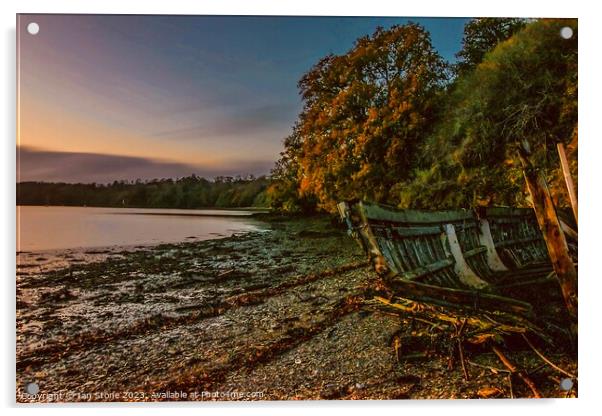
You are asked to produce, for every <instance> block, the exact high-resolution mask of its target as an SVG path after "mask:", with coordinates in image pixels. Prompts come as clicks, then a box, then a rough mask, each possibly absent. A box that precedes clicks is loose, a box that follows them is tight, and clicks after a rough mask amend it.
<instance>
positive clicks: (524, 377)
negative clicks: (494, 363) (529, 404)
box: [491, 345, 543, 399]
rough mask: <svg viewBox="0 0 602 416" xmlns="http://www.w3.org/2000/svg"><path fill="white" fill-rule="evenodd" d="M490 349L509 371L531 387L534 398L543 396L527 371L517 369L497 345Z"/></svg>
mask: <svg viewBox="0 0 602 416" xmlns="http://www.w3.org/2000/svg"><path fill="white" fill-rule="evenodd" d="M491 349H492V350H493V352H494V353H495V355H497V356H498V358H499V359H500V361H501V362H502V364H504V366H505V367H506V368H507V369H508V370H509V371H510V373H511V374H516V375H517V376H518V377H519V378H520V379H521V380H522V381H523V382H524V383H525V384H526V385H527V387H529V388H530V389H531V391H532V392H533V396H534V397H535V398H536V399H541V398H542V397H543V396H542V395H541V393H540V392H539V390H538V389H537V386H536V385H535V383H534V382H533V380H531V378H530V377H529V376H528V375H527V373H525V372H524V371H523V370H520V369H518V367H517V366H516V365H515V364H514V363H512V361H510V359H509V358H508V357H506V356H505V355H504V353H503V352H502V351H501V350H500V349H499V348H498V347H497V346H495V345H494V346H493V347H492V348H491Z"/></svg>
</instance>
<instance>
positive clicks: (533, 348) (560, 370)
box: [522, 334, 577, 379]
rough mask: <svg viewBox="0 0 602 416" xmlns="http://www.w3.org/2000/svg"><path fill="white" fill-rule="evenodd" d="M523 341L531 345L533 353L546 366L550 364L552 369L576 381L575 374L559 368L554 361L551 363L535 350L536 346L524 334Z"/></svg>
mask: <svg viewBox="0 0 602 416" xmlns="http://www.w3.org/2000/svg"><path fill="white" fill-rule="evenodd" d="M522 336H523V339H524V340H525V342H526V343H527V345H529V347H531V349H532V350H533V352H534V353H535V354H537V356H538V357H539V358H541V359H542V360H543V362H545V363H546V364H548V365H549V366H550V367H552V368H553V369H554V370H556V371H558V372H560V373H562V374H564V375H565V376H567V377H570V378H572V379H576V378H577V376H576V375H575V374H572V373H569V372H568V371H566V370H563V369H562V368H560V367H558V366H557V365H556V364H554V363H553V362H552V361H550V360H549V359H548V358H546V356H545V355H543V354H542V353H541V352H540V351H539V350H538V349H537V348H535V346H534V345H533V344H532V343H531V341H530V340H529V338H527V335H525V334H522Z"/></svg>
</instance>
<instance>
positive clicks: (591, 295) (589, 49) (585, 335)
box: [0, 0, 602, 415]
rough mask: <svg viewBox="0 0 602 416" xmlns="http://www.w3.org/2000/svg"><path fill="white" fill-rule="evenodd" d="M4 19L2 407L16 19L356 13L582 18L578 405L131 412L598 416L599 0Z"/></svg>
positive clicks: (347, 2) (372, 1) (244, 6)
mask: <svg viewBox="0 0 602 416" xmlns="http://www.w3.org/2000/svg"><path fill="white" fill-rule="evenodd" d="M0 4H1V6H0V7H1V8H2V10H1V11H2V12H1V13H0V20H1V21H2V29H3V31H2V34H3V41H2V49H3V51H2V56H3V58H4V59H3V61H2V62H3V64H2V68H1V70H2V77H1V82H2V88H0V91H3V97H2V100H1V101H0V105H1V106H2V112H1V114H2V117H3V119H2V126H3V127H5V135H4V140H3V141H2V146H3V147H2V152H1V154H2V158H3V160H2V162H3V163H2V166H3V169H2V174H3V177H2V180H1V181H0V184H1V185H0V186H1V195H2V196H3V197H4V198H3V203H2V211H3V215H2V228H1V229H2V230H3V232H2V235H3V239H2V250H1V251H0V253H1V255H2V259H1V264H2V265H3V268H4V270H5V273H4V276H3V279H2V282H3V290H2V295H3V296H4V301H5V302H4V306H3V307H2V310H3V312H4V313H3V318H2V334H3V336H2V339H3V340H4V341H3V342H1V344H2V346H1V348H2V355H1V357H2V359H3V360H2V367H1V368H0V370H1V376H0V380H1V381H0V383H1V391H2V398H3V400H2V402H3V404H4V406H8V407H13V408H12V409H9V411H10V412H11V413H12V411H15V410H16V409H15V408H14V406H15V405H14V404H13V403H14V390H13V389H14V340H15V332H14V329H15V328H14V310H15V298H14V280H13V279H14V262H15V260H14V259H15V257H14V251H15V208H14V207H15V205H14V202H15V134H16V133H15V118H16V117H15V31H14V28H15V13H17V12H20V13H117V14H136V13H144V14H236V15H241V14H243V15H244V14H255V15H262V14H270V15H348V16H350V15H354V16H386V15H391V16H521V17H578V18H579V77H580V79H579V84H580V96H579V108H580V111H579V132H580V150H581V151H580V161H579V170H580V175H579V179H580V180H579V188H580V189H581V190H583V192H580V196H581V201H580V208H581V209H580V213H579V218H580V222H581V231H582V233H581V237H580V240H581V247H580V270H579V275H580V280H581V285H580V291H579V294H580V316H579V321H580V322H579V323H580V331H579V333H580V348H579V357H580V364H579V396H580V398H579V399H576V400H545V401H537V402H536V401H527V400H514V401H488V402H484V401H471V402H466V401H462V402H452V401H445V400H441V401H422V402H417V401H412V402H410V401H402V402H353V403H350V402H302V403H288V402H287V403H281V402H276V403H261V404H255V405H249V404H228V403H225V404H221V403H220V404H208V403H204V404H202V405H192V406H190V405H186V404H183V405H182V404H180V405H174V404H159V405H150V406H149V405H145V406H139V405H130V406H128V407H129V409H127V410H128V412H130V411H131V413H135V414H145V415H148V414H158V413H159V412H161V413H164V412H165V411H166V410H167V408H169V407H174V406H176V407H178V410H177V411H178V412H185V413H195V414H199V412H202V414H206V413H219V414H225V415H228V414H238V413H240V412H241V411H244V412H245V413H249V414H261V415H263V414H266V413H273V414H276V413H278V414H280V413H283V412H286V413H287V414H300V415H301V414H303V415H305V414H306V413H307V412H312V413H314V412H315V413H319V414H326V413H332V412H334V411H344V412H345V413H351V414H365V413H366V412H369V411H370V409H371V408H373V407H378V408H379V409H375V410H377V411H379V412H387V413H388V412H394V413H398V412H404V413H406V412H419V413H420V414H422V413H424V412H426V413H427V414H428V413H431V412H432V413H438V414H440V413H445V414H446V415H454V414H462V415H466V414H468V413H471V412H475V413H477V412H478V413H479V414H483V413H484V412H486V413H487V414H488V415H489V414H491V415H496V414H500V415H508V413H509V412H516V411H519V412H520V411H525V410H530V411H532V412H538V413H539V412H542V413H546V414H562V415H567V414H569V413H580V412H586V411H588V410H592V409H593V408H594V406H595V405H596V399H597V398H598V396H600V391H599V389H600V387H599V386H600V378H601V377H602V371H601V370H602V369H601V366H600V358H599V357H600V355H601V354H600V352H599V351H598V350H599V349H600V345H601V344H600V335H599V332H600V321H601V319H600V318H601V317H600V312H599V311H600V310H601V308H600V303H601V300H600V298H599V297H600V296H601V295H602V287H601V285H600V281H601V276H600V273H597V272H598V268H597V267H596V266H597V265H598V264H599V262H597V261H596V260H597V258H599V257H600V254H599V251H600V247H601V244H600V243H599V240H600V236H601V235H602V230H601V229H600V228H601V227H600V225H599V224H600V221H599V218H600V216H601V215H602V210H601V209H599V208H600V207H602V204H601V203H600V202H601V201H600V199H601V197H600V191H599V190H600V185H599V183H598V182H597V181H596V176H597V174H599V173H600V171H599V170H596V166H597V165H599V164H600V160H601V158H600V155H602V145H601V143H602V134H601V132H600V127H599V126H600V120H599V119H600V115H599V113H600V110H599V108H600V104H599V102H600V99H601V97H602V91H601V89H600V73H601V71H600V68H601V67H602V66H601V65H600V64H601V62H600V53H599V52H598V51H599V50H600V48H599V42H600V40H601V38H602V37H601V36H600V27H602V22H601V20H600V17H601V16H600V14H599V13H596V12H595V7H594V4H595V2H593V1H587V2H586V1H583V2H579V1H577V0H572V1H568V0H565V1H557V0H548V1H546V2H528V1H525V0H500V1H497V2H491V1H482V0H481V1H474V2H471V1H468V0H453V1H449V0H447V1H445V0H442V1H427V0H421V1H415V0H412V1H401V0H397V1H389V2H387V1H382V0H364V1H351V0H340V1H326V0H297V1H284V0H280V1H276V0H273V1H262V0H253V1H244V0H239V1H233V0H221V1H197V2H194V1H178V0H164V1H161V2H160V1H144V2H143V1H140V2H126V1H123V0H104V1H102V2H90V1H69V0H54V1H43V0H37V1H33V0H31V1H29V0H22V1H18V2H17V1H12V2H11V1H6V0H5V1H3V2H1V3H0ZM123 410H126V409H123V408H116V406H115V405H105V406H102V407H101V406H99V405H86V404H84V405H78V406H74V405H71V406H62V405H57V406H46V407H42V408H40V407H21V409H19V411H20V412H23V413H33V412H36V411H38V412H42V413H44V414H51V415H52V414H61V415H62V414H64V413H68V414H71V413H75V414H81V413H86V414H98V413H105V412H107V411H108V412H112V413H115V412H120V413H121V412H122V411H123Z"/></svg>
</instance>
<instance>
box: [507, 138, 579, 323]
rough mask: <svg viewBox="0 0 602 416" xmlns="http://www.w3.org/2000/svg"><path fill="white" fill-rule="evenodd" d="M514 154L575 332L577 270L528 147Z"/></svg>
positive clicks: (544, 183) (523, 147)
mask: <svg viewBox="0 0 602 416" xmlns="http://www.w3.org/2000/svg"><path fill="white" fill-rule="evenodd" d="M518 154H519V157H520V160H521V163H522V165H523V174H524V176H525V181H526V182H527V189H528V190H529V194H531V200H532V203H533V209H534V210H535V214H536V217H537V222H538V223H539V228H540V229H541V231H542V233H543V235H544V240H545V242H546V246H547V247H548V254H549V255H550V259H551V260H552V265H553V266H554V271H555V272H556V276H557V277H558V282H559V284H560V289H561V291H562V295H563V297H564V302H565V304H566V307H567V310H568V312H569V316H570V318H571V321H572V323H573V327H572V331H573V333H576V331H577V270H576V269H575V265H574V264H573V262H572V260H571V257H570V255H569V249H568V245H567V242H566V239H565V236H564V233H563V232H562V229H561V227H560V222H559V220H558V216H557V215H556V209H555V207H554V203H553V201H552V197H551V195H550V192H549V190H548V186H547V183H546V181H545V178H544V177H543V176H542V175H541V174H540V173H539V172H538V171H537V170H536V169H535V168H534V167H533V165H532V164H531V161H530V160H529V155H530V152H529V148H528V145H527V144H526V143H525V144H523V146H519V148H518Z"/></svg>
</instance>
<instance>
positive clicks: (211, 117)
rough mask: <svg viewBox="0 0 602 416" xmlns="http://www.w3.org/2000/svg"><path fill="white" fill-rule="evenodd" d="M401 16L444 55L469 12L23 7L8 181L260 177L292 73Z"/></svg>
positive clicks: (274, 148) (275, 146)
mask: <svg viewBox="0 0 602 416" xmlns="http://www.w3.org/2000/svg"><path fill="white" fill-rule="evenodd" d="M408 20H412V21H415V22H418V23H420V24H422V25H424V26H425V27H426V28H427V30H429V31H430V32H431V36H432V40H433V44H434V46H435V47H436V48H437V49H438V51H439V53H441V55H443V57H444V58H446V59H448V60H453V57H454V54H455V53H456V52H457V51H458V50H459V49H460V46H461V38H462V30H463V26H464V24H465V22H466V20H467V19H460V18H453V19H447V18H446V19H442V18H439V19H437V18H430V19H429V18H412V19H408V18H330V17H328V18H326V17H308V18H303V17H235V16H217V17H210V16H98V15H97V16H94V15H20V16H19V18H18V26H17V31H18V49H17V53H18V57H17V62H18V78H19V84H18V92H19V109H18V119H19V120H18V123H19V126H18V137H17V146H18V165H17V168H18V172H17V179H18V181H28V180H38V181H65V182H109V181H113V180H120V179H126V180H132V179H137V178H141V179H150V178H161V177H181V176H186V175H190V174H192V173H196V174H197V175H200V176H205V177H208V178H212V177H214V176H217V175H236V174H243V175H245V174H255V175H261V174H267V173H269V170H270V168H271V167H272V165H273V163H274V161H275V160H276V159H277V158H278V154H279V152H280V151H281V149H282V139H283V138H284V137H285V136H287V135H288V134H289V132H290V130H291V126H292V124H293V122H294V120H295V118H296V116H297V114H298V112H299V110H300V109H301V102H300V98H299V95H298V90H297V81H298V80H299V78H300V77H301V76H302V74H303V73H304V72H306V71H307V70H308V69H309V68H310V67H311V66H312V65H313V64H314V63H315V62H317V60H318V59H320V58H321V57H323V56H325V55H326V54H328V53H331V52H332V53H336V54H339V53H344V52H346V51H347V50H349V49H350V48H351V47H352V45H353V42H354V40H355V39H356V38H358V37H360V36H364V35H367V34H371V33H373V32H374V30H375V28H376V27H377V26H383V27H389V26H391V25H393V24H403V23H406V22H407V21H408ZM30 22H36V23H38V24H39V26H40V31H39V33H38V34H37V35H30V34H28V33H27V25H28V24H29V23H30Z"/></svg>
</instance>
